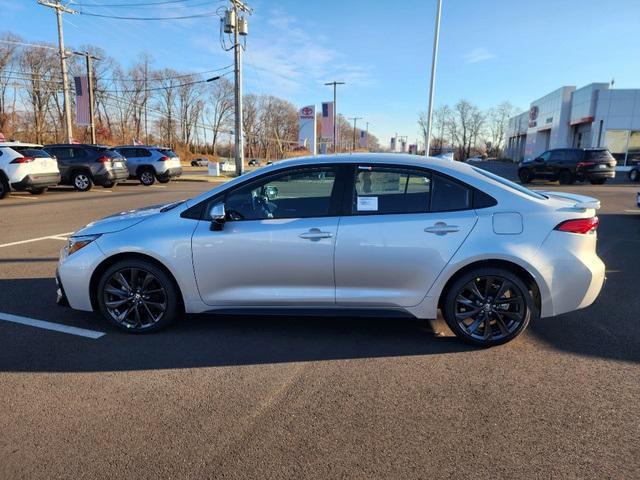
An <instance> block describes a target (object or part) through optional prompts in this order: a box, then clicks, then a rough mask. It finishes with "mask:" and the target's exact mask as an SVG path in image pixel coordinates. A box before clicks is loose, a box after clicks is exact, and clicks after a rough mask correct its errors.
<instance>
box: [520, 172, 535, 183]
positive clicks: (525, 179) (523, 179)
mask: <svg viewBox="0 0 640 480" xmlns="http://www.w3.org/2000/svg"><path fill="white" fill-rule="evenodd" d="M518 178H519V179H520V183H531V180H533V175H532V174H531V170H529V169H528V168H521V169H520V170H518Z"/></svg>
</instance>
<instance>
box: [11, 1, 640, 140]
mask: <svg viewBox="0 0 640 480" xmlns="http://www.w3.org/2000/svg"><path fill="white" fill-rule="evenodd" d="M162 1H165V2H167V1H168V0H75V2H70V6H72V7H74V3H75V4H77V5H75V8H76V9H79V10H84V11H86V12H93V13H99V14H104V15H121V16H132V17H144V16H146V17H149V16H152V17H153V16H156V17H158V16H162V17H164V16H166V17H171V16H184V15H192V14H195V13H207V12H215V11H216V10H217V9H218V8H219V7H221V6H224V5H226V2H224V1H222V0H177V1H176V0H172V3H165V4H163V5H155V6H151V5H146V6H137V7H116V6H109V7H99V6H98V5H105V4H110V5H112V4H129V5H132V4H141V3H147V4H148V3H158V2H162ZM247 1H249V0H247ZM79 4H82V6H80V5H79ZM249 4H250V5H251V7H253V9H254V13H253V14H252V15H251V16H250V17H249V35H248V37H247V50H246V53H245V64H244V92H245V93H265V94H273V95H277V96H280V97H282V98H285V99H287V100H289V101H291V102H292V103H293V104H295V105H296V106H298V107H301V106H304V105H308V104H316V105H319V104H320V103H321V102H322V101H327V100H331V98H332V90H331V88H330V87H327V86H324V83H325V82H330V81H333V80H338V81H344V82H346V85H344V86H341V87H339V90H338V111H339V113H341V114H343V115H344V116H345V117H362V118H363V120H360V121H359V126H360V125H362V126H364V122H369V129H370V131H371V132H372V133H373V134H375V135H376V136H378V138H379V139H380V141H381V143H382V144H383V145H384V144H387V143H388V141H389V138H390V137H391V136H393V135H395V134H396V133H397V134H399V135H407V136H408V137H409V141H410V143H411V142H413V141H415V140H414V139H417V138H418V136H419V130H418V125H417V118H418V114H419V113H420V112H421V111H425V110H426V108H427V102H428V91H429V77H430V72H431V53H432V48H433V33H434V22H435V12H436V0H405V1H404V2H390V1H383V0H316V1H313V0H252V1H250V2H249ZM638 19H640V0H535V1H533V0H527V1H525V0H443V11H442V23H441V32H440V50H439V56H438V64H437V69H436V73H437V75H436V89H435V102H434V103H435V106H436V107H437V106H439V105H442V104H449V105H453V104H455V103H456V102H457V101H458V100H460V99H461V98H464V99H467V100H469V101H471V102H473V103H474V104H476V105H478V106H479V107H480V108H483V109H486V108H490V107H492V106H495V105H497V104H499V103H501V102H503V101H509V102H511V103H512V104H513V105H515V106H516V107H518V108H519V109H520V110H523V111H524V110H526V109H528V107H529V104H530V102H531V101H532V100H535V99H536V98H539V97H541V96H543V95H545V94H547V93H549V92H550V91H552V90H555V89H557V88H559V87H561V86H563V85H575V86H578V87H580V86H583V85H586V84H588V83H592V82H608V81H610V80H611V79H615V88H640V35H639V34H638ZM6 31H10V32H14V33H17V34H19V35H20V36H22V37H23V38H24V40H25V41H48V42H52V43H55V42H57V32H56V21H55V14H54V12H53V11H52V10H51V9H48V8H46V7H43V6H40V5H38V4H37V2H36V0H0V33H2V32H6ZM64 34H65V43H66V44H67V47H68V48H70V47H76V48H77V47H79V46H81V45H85V44H88V43H91V44H94V45H96V46H99V47H101V48H103V49H104V50H105V51H106V53H107V54H108V55H110V56H111V57H114V58H116V59H117V60H118V61H119V62H120V63H121V64H122V65H123V66H125V67H126V66H128V65H130V64H131V63H133V62H135V61H136V59H138V58H139V56H140V54H142V53H144V52H149V53H151V55H152V56H153V58H154V60H155V63H154V66H155V67H156V68H173V69H176V70H180V71H186V72H199V71H207V70H212V69H215V68H219V67H225V66H227V65H229V64H231V63H232V62H233V57H232V52H225V51H224V50H223V49H222V48H221V46H220V40H219V21H218V19H217V17H215V16H214V17H202V18H197V19H185V20H172V21H134V20H117V19H112V18H99V17H91V16H86V15H64Z"/></svg>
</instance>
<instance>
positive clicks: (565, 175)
mask: <svg viewBox="0 0 640 480" xmlns="http://www.w3.org/2000/svg"><path fill="white" fill-rule="evenodd" d="M558 182H560V184H561V185H571V184H572V183H574V182H575V178H574V176H573V173H571V172H570V171H569V170H562V171H561V172H560V173H559V174H558Z"/></svg>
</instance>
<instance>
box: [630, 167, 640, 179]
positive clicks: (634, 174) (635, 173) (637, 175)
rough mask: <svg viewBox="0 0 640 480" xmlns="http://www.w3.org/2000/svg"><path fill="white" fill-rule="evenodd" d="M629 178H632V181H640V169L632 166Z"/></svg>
mask: <svg viewBox="0 0 640 480" xmlns="http://www.w3.org/2000/svg"><path fill="white" fill-rule="evenodd" d="M629 180H631V181H632V182H639V181H640V170H638V169H637V168H632V169H631V170H629Z"/></svg>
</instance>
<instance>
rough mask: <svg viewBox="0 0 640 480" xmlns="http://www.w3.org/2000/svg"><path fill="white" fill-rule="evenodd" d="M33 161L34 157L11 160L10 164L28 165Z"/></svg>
mask: <svg viewBox="0 0 640 480" xmlns="http://www.w3.org/2000/svg"><path fill="white" fill-rule="evenodd" d="M34 160H35V158H34V157H20V158H14V159H13V160H11V162H10V163H29V162H33V161H34Z"/></svg>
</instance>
